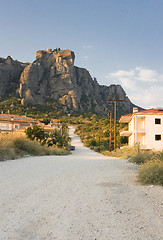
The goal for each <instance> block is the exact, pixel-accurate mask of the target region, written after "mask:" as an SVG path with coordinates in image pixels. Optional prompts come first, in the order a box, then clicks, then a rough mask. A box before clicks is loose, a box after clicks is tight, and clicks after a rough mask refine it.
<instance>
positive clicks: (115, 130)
mask: <svg viewBox="0 0 163 240" xmlns="http://www.w3.org/2000/svg"><path fill="white" fill-rule="evenodd" d="M116 103H117V101H114V151H116V132H117V129H116V119H117V116H116V112H117V109H116V108H117V107H116V105H117V104H116Z"/></svg>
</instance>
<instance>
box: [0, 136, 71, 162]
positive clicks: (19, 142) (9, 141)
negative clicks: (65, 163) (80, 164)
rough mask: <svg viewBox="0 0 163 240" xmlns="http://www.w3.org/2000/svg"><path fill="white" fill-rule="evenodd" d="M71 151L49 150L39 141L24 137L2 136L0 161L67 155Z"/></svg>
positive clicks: (0, 139) (54, 148) (0, 137)
mask: <svg viewBox="0 0 163 240" xmlns="http://www.w3.org/2000/svg"><path fill="white" fill-rule="evenodd" d="M66 154H69V151H67V150H65V149H59V148H57V147H52V148H48V147H47V146H46V145H44V146H43V145H41V144H40V143H39V142H38V141H31V140H29V139H28V138H27V137H26V136H24V135H19V134H3V133H1V134H0V161H4V160H7V159H16V158H19V157H23V156H26V155H33V156H38V155H39V156H42V155H66Z"/></svg>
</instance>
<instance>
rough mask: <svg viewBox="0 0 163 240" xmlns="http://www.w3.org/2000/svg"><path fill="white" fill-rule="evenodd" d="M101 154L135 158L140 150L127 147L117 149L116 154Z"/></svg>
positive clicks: (107, 152) (103, 152)
mask: <svg viewBox="0 0 163 240" xmlns="http://www.w3.org/2000/svg"><path fill="white" fill-rule="evenodd" d="M101 153H102V154H103V155H105V156H111V157H119V158H130V157H132V156H135V155H136V154H137V153H138V148H137V147H129V146H125V147H123V148H118V149H116V152H114V151H112V152H109V151H102V152H101Z"/></svg>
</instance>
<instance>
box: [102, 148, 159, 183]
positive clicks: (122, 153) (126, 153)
mask: <svg viewBox="0 0 163 240" xmlns="http://www.w3.org/2000/svg"><path fill="white" fill-rule="evenodd" d="M102 153H103V154H104V155H106V156H112V157H119V158H128V160H129V162H131V163H135V164H138V165H141V166H140V169H139V172H138V181H139V182H141V183H142V184H153V185H163V151H161V152H153V151H152V150H151V151H145V150H140V149H139V148H138V146H136V147H128V146H127V147H124V148H122V149H117V150H116V152H108V151H105V152H102Z"/></svg>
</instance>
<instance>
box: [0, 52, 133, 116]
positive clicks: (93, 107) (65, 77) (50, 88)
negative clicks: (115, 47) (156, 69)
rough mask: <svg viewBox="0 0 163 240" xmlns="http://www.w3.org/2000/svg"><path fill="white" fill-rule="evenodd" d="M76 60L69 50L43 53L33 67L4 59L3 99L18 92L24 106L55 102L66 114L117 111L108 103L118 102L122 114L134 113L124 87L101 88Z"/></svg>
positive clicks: (0, 93)
mask: <svg viewBox="0 0 163 240" xmlns="http://www.w3.org/2000/svg"><path fill="white" fill-rule="evenodd" d="M74 60H75V54H74V52H72V51H71V50H69V49H65V50H62V51H61V50H59V49H55V50H53V51H52V50H49V49H47V50H39V51H37V52H36V60H35V61H34V62H33V63H30V64H28V63H20V62H18V61H14V60H13V59H12V58H11V57H8V58H7V59H3V58H0V97H2V96H3V95H5V94H7V93H10V92H14V93H16V92H17V94H19V97H20V98H21V103H22V104H23V105H27V104H33V105H35V104H43V105H44V104H45V103H46V101H47V99H52V100H56V101H59V102H60V103H61V104H62V106H63V109H64V110H65V111H69V112H72V111H77V112H88V111H91V112H94V113H100V112H101V111H102V110H103V109H107V110H111V109H113V102H108V100H107V99H108V98H117V99H123V100H124V101H123V102H119V103H117V109H118V110H119V111H120V112H121V113H128V112H130V111H131V109H132V107H133V104H132V103H131V101H130V100H129V98H128V97H127V96H126V93H125V91H124V90H123V88H122V87H121V86H120V85H110V86H103V85H99V83H98V82H97V80H96V79H95V78H94V79H93V78H92V77H91V75H90V73H89V72H88V70H86V69H84V68H80V67H76V66H74Z"/></svg>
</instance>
